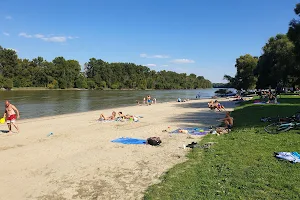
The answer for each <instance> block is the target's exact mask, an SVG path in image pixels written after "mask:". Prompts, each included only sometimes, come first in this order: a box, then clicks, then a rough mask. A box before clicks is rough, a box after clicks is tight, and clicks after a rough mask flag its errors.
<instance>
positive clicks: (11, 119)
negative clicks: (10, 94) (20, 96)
mask: <svg viewBox="0 0 300 200" xmlns="http://www.w3.org/2000/svg"><path fill="white" fill-rule="evenodd" d="M16 115H17V116H16ZM3 118H6V123H7V126H8V129H9V132H8V133H12V131H11V129H12V127H11V126H12V125H14V127H15V128H16V129H17V131H18V132H19V127H18V125H17V124H16V120H17V119H19V118H20V112H19V110H18V109H17V108H16V106H14V105H12V104H11V103H10V102H9V101H8V100H6V101H5V111H4V114H3Z"/></svg>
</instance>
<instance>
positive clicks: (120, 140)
mask: <svg viewBox="0 0 300 200" xmlns="http://www.w3.org/2000/svg"><path fill="white" fill-rule="evenodd" d="M111 142H115V143H122V144H146V140H143V139H137V138H129V137H125V138H124V137H121V138H118V139H115V140H112V141H111Z"/></svg>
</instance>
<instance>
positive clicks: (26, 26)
mask: <svg viewBox="0 0 300 200" xmlns="http://www.w3.org/2000/svg"><path fill="white" fill-rule="evenodd" d="M296 3H298V1H297V0H251V1H250V0H249V1H246V0H245V1H244V0H226V1H225V0H209V1H204V0H184V1H183V0H85V1H84V0H72V1H70V0H51V1H40V0H39V1H38V0H26V1H24V0H10V1H2V2H1V7H0V31H1V32H0V33H1V34H0V45H1V46H2V47H4V48H12V49H15V50H16V51H17V52H18V55H19V57H20V58H29V59H32V58H35V57H38V56H42V57H44V58H45V59H46V60H48V61H51V60H53V59H54V58H55V57H57V56H63V57H65V58H66V59H76V60H78V61H79V62H80V63H81V64H84V63H85V62H87V61H88V60H89V58H92V57H95V58H97V59H102V60H104V61H108V62H133V63H136V64H142V65H147V66H149V67H150V68H151V69H154V70H162V69H165V70H171V71H176V72H180V73H181V72H185V73H188V74H189V73H195V74H197V75H202V76H204V77H205V78H207V79H209V80H211V81H212V82H224V81H223V75H224V74H230V75H234V74H235V67H234V65H235V60H236V58H237V57H239V56H240V55H243V54H246V53H250V54H252V55H255V56H259V55H260V54H261V48H262V46H263V45H264V44H265V43H266V42H267V40H268V39H269V37H271V36H275V35H276V34H277V33H286V32H287V29H288V24H289V22H290V20H291V19H292V18H294V17H296V16H295V15H294V12H293V9H294V7H295V5H296Z"/></svg>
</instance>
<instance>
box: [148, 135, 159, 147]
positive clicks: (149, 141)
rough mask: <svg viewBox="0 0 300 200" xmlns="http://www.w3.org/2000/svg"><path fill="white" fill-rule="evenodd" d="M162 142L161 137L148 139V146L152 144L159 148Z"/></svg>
mask: <svg viewBox="0 0 300 200" xmlns="http://www.w3.org/2000/svg"><path fill="white" fill-rule="evenodd" d="M160 143H161V140H160V138H159V137H150V138H148V139H147V143H146V144H150V145H152V146H157V145H160Z"/></svg>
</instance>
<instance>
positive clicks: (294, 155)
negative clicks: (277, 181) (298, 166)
mask: <svg viewBox="0 0 300 200" xmlns="http://www.w3.org/2000/svg"><path fill="white" fill-rule="evenodd" d="M274 154H275V157H276V158H279V159H283V160H287V161H290V162H293V163H300V154H299V153H298V152H274Z"/></svg>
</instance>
